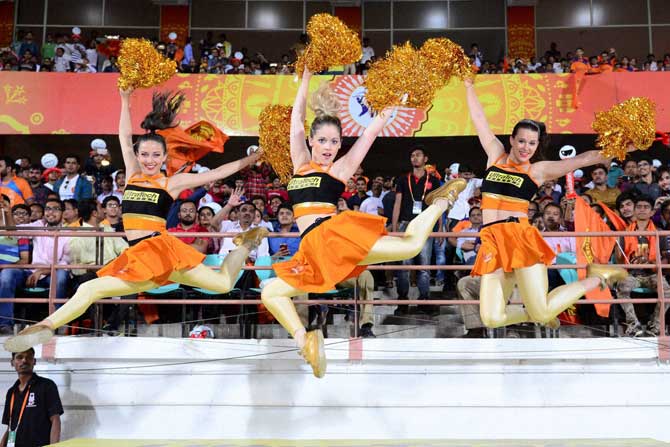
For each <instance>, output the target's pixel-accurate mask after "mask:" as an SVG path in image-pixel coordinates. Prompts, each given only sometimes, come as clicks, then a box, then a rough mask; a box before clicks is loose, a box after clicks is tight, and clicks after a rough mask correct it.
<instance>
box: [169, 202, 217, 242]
mask: <svg viewBox="0 0 670 447" xmlns="http://www.w3.org/2000/svg"><path fill="white" fill-rule="evenodd" d="M197 215H198V208H197V207H196V204H195V202H194V201H192V200H183V201H182V202H181V204H180V205H179V213H178V219H179V223H178V224H177V226H175V227H171V228H168V231H171V232H174V233H206V232H208V231H209V230H208V229H207V228H205V227H202V226H200V225H199V224H198V223H197V222H196V219H197ZM179 239H180V240H181V241H182V242H183V243H185V244H187V245H190V246H191V247H193V248H195V249H196V250H198V251H199V252H200V253H204V254H206V253H207V247H208V246H209V238H201V237H185V238H179Z"/></svg>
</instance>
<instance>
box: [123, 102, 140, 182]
mask: <svg viewBox="0 0 670 447" xmlns="http://www.w3.org/2000/svg"><path fill="white" fill-rule="evenodd" d="M119 93H120V95H121V116H120V117H119V142H120V143H121V153H122V154H123V164H124V165H125V166H126V178H127V179H129V178H130V177H131V176H132V175H133V174H136V173H138V172H140V164H139V163H138V162H137V158H136V157H135V152H134V151H133V123H132V121H131V119H130V95H131V94H132V93H133V91H132V90H119Z"/></svg>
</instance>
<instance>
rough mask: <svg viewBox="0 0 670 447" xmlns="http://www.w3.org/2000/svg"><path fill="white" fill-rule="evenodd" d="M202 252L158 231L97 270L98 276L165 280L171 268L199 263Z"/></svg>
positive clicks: (163, 281)
mask: <svg viewBox="0 0 670 447" xmlns="http://www.w3.org/2000/svg"><path fill="white" fill-rule="evenodd" d="M203 259H205V255H204V254H202V253H200V252H199V251H198V250H196V249H195V248H193V247H191V246H190V245H187V244H185V243H184V242H182V241H180V240H179V239H177V238H176V237H174V236H170V235H169V234H167V233H161V234H160V235H159V236H153V237H149V238H146V239H143V240H141V241H140V242H138V243H137V244H136V245H133V246H132V247H130V248H128V249H127V250H125V251H124V252H123V253H121V254H120V255H119V257H118V258H116V259H114V260H113V261H111V262H109V263H108V264H107V265H105V266H104V267H102V268H101V269H100V270H98V276H114V277H116V278H120V279H123V280H125V281H131V282H140V281H153V282H155V283H156V284H158V285H164V284H166V283H168V282H169V281H168V278H169V277H170V275H171V274H172V273H173V272H176V271H179V270H188V269H191V268H193V267H195V266H197V265H198V264H201V263H202V261H203Z"/></svg>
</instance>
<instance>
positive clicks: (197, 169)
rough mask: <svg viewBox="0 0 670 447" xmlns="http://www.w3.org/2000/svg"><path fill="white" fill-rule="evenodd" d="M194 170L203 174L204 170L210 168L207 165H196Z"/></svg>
mask: <svg viewBox="0 0 670 447" xmlns="http://www.w3.org/2000/svg"><path fill="white" fill-rule="evenodd" d="M193 171H194V172H196V173H198V174H202V173H203V172H207V171H209V168H208V167H207V166H200V165H196V167H195V168H193Z"/></svg>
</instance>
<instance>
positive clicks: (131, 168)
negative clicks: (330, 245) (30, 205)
mask: <svg viewBox="0 0 670 447" xmlns="http://www.w3.org/2000/svg"><path fill="white" fill-rule="evenodd" d="M131 93H132V92H131V91H122V92H121V116H120V121H119V140H120V142H121V150H122V153H123V161H124V164H125V166H126V178H127V179H128V181H127V185H126V187H125V191H124V194H123V225H124V228H125V231H126V237H127V238H128V242H129V245H130V248H129V249H128V250H126V251H125V252H123V253H122V254H121V255H120V256H119V257H118V258H116V259H115V260H114V261H112V262H110V263H109V264H107V265H106V266H104V267H103V268H102V269H100V270H99V271H98V278H95V279H93V280H91V281H88V282H86V283H84V284H81V285H80V286H79V288H78V289H77V292H76V293H75V295H74V296H73V297H72V298H71V299H70V300H69V301H68V302H67V303H65V304H64V305H63V306H62V307H60V308H59V309H58V310H57V311H56V312H55V313H53V314H52V315H50V316H49V317H47V318H46V319H45V320H43V321H41V322H39V323H37V324H36V325H34V326H30V327H28V328H26V329H24V330H23V331H21V332H20V333H19V335H17V336H16V337H12V338H10V339H8V340H7V341H6V342H5V348H6V349H7V350H9V351H12V352H22V351H25V350H26V349H28V348H30V347H32V346H34V345H36V344H40V343H44V342H46V341H47V340H49V338H51V336H52V335H53V333H54V331H55V330H56V329H58V328H59V327H61V326H63V325H65V324H67V323H68V322H70V321H72V320H74V319H76V318H77V317H79V316H80V315H82V314H83V313H84V311H85V310H86V309H87V308H88V307H89V306H90V305H91V304H93V303H94V302H95V301H97V300H99V299H101V298H105V297H109V296H123V295H131V294H135V293H138V292H143V291H146V290H151V289H153V288H156V287H159V286H161V285H163V284H166V283H168V282H175V283H180V284H186V285H189V286H193V287H201V288H204V289H208V290H215V291H217V292H220V293H227V292H228V291H230V289H232V288H233V286H234V284H235V281H236V278H237V275H238V273H239V271H240V269H241V268H242V266H243V265H244V262H245V261H246V259H247V257H248V256H249V252H250V251H251V250H253V249H254V248H255V247H256V246H257V245H258V243H259V242H260V240H261V239H262V238H263V237H265V236H266V235H267V233H268V231H267V230H266V229H264V228H255V229H252V230H250V231H248V232H246V233H242V234H241V235H239V236H238V237H237V238H236V241H237V245H238V247H237V248H236V249H235V250H233V251H231V252H230V253H229V254H228V256H226V258H225V260H224V261H223V263H222V264H221V270H220V272H218V273H217V272H215V271H213V270H212V269H210V268H209V267H206V266H205V265H203V264H202V261H203V258H204V255H203V254H201V253H200V252H198V251H197V250H195V249H194V248H192V247H191V246H189V245H187V244H184V243H182V242H181V241H179V240H178V239H177V238H175V237H174V236H171V235H169V234H168V233H167V230H166V220H165V219H166V216H167V213H168V210H169V209H170V206H171V205H172V203H173V202H174V200H175V198H176V197H177V196H178V195H179V193H180V192H181V191H183V190H185V189H191V188H196V187H198V186H201V185H204V184H207V183H210V182H212V181H215V180H218V179H221V178H225V177H228V176H230V175H233V174H234V173H236V172H238V171H239V170H241V169H242V168H244V167H246V166H249V165H253V164H254V163H255V162H256V161H257V160H258V158H259V156H260V153H258V152H257V153H254V154H251V155H250V156H248V157H246V158H243V159H241V160H237V161H234V162H231V163H227V164H225V165H222V166H219V167H218V168H216V169H213V170H210V171H207V172H204V173H199V174H187V173H181V174H177V175H174V176H172V177H166V176H165V175H164V174H163V173H161V166H162V165H163V164H164V163H165V161H166V159H167V147H166V143H165V139H164V138H163V137H162V136H161V135H159V134H158V133H156V131H157V130H160V129H167V128H171V127H174V126H176V125H177V123H176V122H175V119H176V116H177V113H178V111H179V107H180V105H181V103H182V101H183V99H184V97H183V96H181V95H178V94H176V95H173V96H170V94H154V97H153V109H152V111H151V112H150V113H149V114H148V115H147V116H146V117H145V118H144V121H143V122H142V128H143V129H145V130H146V131H147V133H146V134H144V135H141V136H140V137H139V138H138V139H137V142H136V143H135V145H133V141H132V124H131V116H130V96H131Z"/></svg>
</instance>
